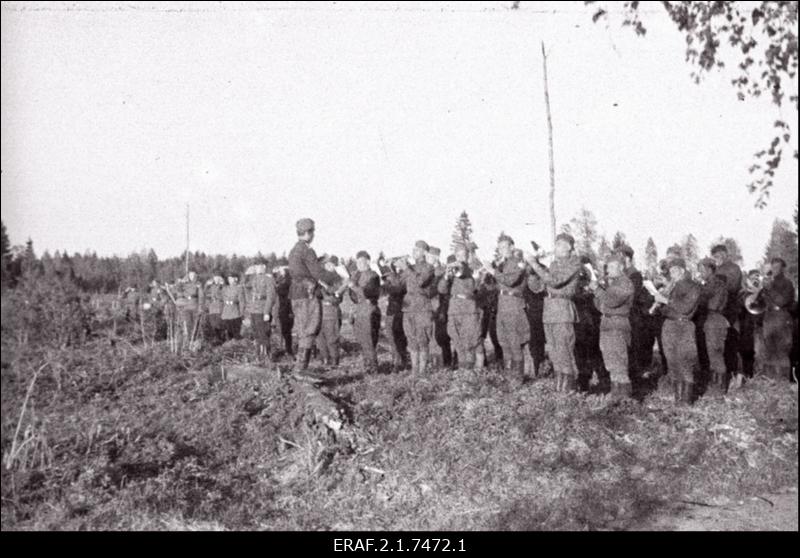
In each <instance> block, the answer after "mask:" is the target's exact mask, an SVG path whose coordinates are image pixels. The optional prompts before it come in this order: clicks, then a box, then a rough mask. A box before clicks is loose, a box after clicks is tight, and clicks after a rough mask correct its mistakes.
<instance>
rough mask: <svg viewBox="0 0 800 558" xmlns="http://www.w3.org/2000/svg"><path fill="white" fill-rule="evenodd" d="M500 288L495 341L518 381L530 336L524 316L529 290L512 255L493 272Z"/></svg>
mask: <svg viewBox="0 0 800 558" xmlns="http://www.w3.org/2000/svg"><path fill="white" fill-rule="evenodd" d="M495 279H496V280H497V284H498V286H499V289H498V298H497V339H498V341H500V346H501V347H503V354H504V355H505V356H506V358H507V359H509V361H510V362H509V366H510V368H511V369H512V371H513V372H514V373H516V374H517V376H518V379H520V380H521V379H523V378H524V374H525V369H524V365H525V355H524V353H523V350H524V346H525V344H526V343H527V342H528V339H529V338H530V336H531V330H530V325H528V316H527V314H525V298H524V294H523V293H524V291H525V289H527V288H528V283H527V275H526V273H525V267H524V265H523V262H522V260H519V259H517V258H516V257H514V256H511V257H509V258H507V259H506V260H505V261H503V262H502V263H501V264H500V265H499V266H498V269H497V272H496V273H495Z"/></svg>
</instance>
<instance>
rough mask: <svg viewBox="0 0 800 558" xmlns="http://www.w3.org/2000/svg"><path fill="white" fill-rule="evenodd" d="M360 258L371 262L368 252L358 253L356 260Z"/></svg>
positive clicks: (361, 251) (360, 251)
mask: <svg viewBox="0 0 800 558" xmlns="http://www.w3.org/2000/svg"><path fill="white" fill-rule="evenodd" d="M358 258H367V259H368V260H369V259H370V257H369V252H367V251H366V250H359V251H358V253H357V254H356V259H358Z"/></svg>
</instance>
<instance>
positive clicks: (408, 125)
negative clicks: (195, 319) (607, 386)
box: [2, 2, 797, 265]
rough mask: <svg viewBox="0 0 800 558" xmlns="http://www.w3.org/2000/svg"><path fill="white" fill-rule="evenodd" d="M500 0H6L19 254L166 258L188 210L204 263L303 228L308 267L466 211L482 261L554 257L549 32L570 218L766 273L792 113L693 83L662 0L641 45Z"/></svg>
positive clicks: (11, 173) (9, 167)
mask: <svg viewBox="0 0 800 558" xmlns="http://www.w3.org/2000/svg"><path fill="white" fill-rule="evenodd" d="M509 5H510V2H501V3H488V2H468V3H464V4H463V5H462V4H459V5H457V6H454V5H453V4H451V3H441V4H422V3H403V4H402V5H400V6H398V5H397V4H396V3H382V4H379V5H374V4H371V5H370V6H367V7H364V6H363V5H359V4H347V3H342V2H337V3H320V4H319V5H317V3H315V5H309V4H306V3H276V4H269V5H266V4H256V5H252V4H251V5H247V6H244V5H238V4H234V3H227V2H226V3H225V5H219V4H204V5H200V6H198V5H195V4H189V5H188V7H189V9H188V10H187V9H186V7H187V5H186V4H181V5H178V4H177V3H166V4H160V5H158V6H154V4H153V3H138V4H137V3H131V2H128V3H125V4H118V3H97V4H96V3H91V4H81V3H74V2H69V3H49V4H47V5H41V4H37V3H29V4H24V3H13V2H12V3H3V8H2V220H3V222H4V223H5V225H6V227H7V229H8V234H9V236H10V238H11V242H12V244H21V243H23V242H24V241H25V239H27V238H28V237H31V238H32V239H33V240H34V245H35V247H36V250H37V253H41V252H42V251H43V250H44V249H49V250H51V251H54V250H56V249H61V250H64V249H66V250H68V251H69V252H75V251H79V252H84V251H85V250H87V249H91V250H96V251H97V252H98V253H99V254H101V255H107V254H112V253H116V254H120V255H124V254H127V253H129V252H131V251H136V250H140V249H142V248H144V247H152V248H154V249H155V250H156V252H157V254H158V255H159V256H172V255H178V254H180V252H181V251H182V249H183V246H184V243H185V223H184V211H185V204H186V202H189V203H190V204H191V248H192V249H193V250H203V251H205V252H207V253H234V252H235V253H238V254H254V253H255V252H256V251H258V250H261V251H263V252H265V253H266V252H270V251H276V252H278V253H279V254H280V253H281V252H283V251H288V250H289V249H290V248H291V246H292V244H293V242H294V240H295V235H294V223H295V221H296V220H297V219H298V218H300V217H305V216H308V217H312V218H313V219H315V221H316V222H317V240H316V241H315V247H316V249H317V251H318V253H322V252H333V253H337V254H341V255H352V254H354V253H355V252H356V251H357V250H359V249H367V250H368V251H370V252H373V253H377V252H378V251H379V250H380V249H383V250H384V251H385V252H386V253H387V254H388V255H400V254H403V253H408V252H409V251H410V248H411V246H412V245H413V243H414V241H415V240H417V239H418V238H423V239H426V240H427V241H428V242H430V243H431V244H434V245H439V246H441V247H443V248H445V249H447V247H448V246H449V241H450V235H451V232H452V230H453V225H454V223H455V221H456V218H457V217H458V215H459V213H460V212H461V211H462V210H466V211H467V212H468V213H469V215H470V218H471V219H472V222H473V225H474V228H475V235H476V241H477V243H478V244H479V245H480V247H481V251H479V253H480V252H483V253H488V251H489V250H488V249H490V248H491V246H492V245H493V243H494V241H495V239H496V237H497V235H498V233H499V232H500V231H501V230H504V231H505V232H507V233H509V234H511V235H512V236H513V237H514V238H515V239H517V243H518V244H521V243H523V242H524V243H525V244H526V245H527V241H528V240H530V239H537V240H539V241H540V242H542V243H544V244H546V243H549V241H548V238H549V232H548V231H549V225H548V223H549V221H548V219H549V217H548V209H547V208H548V206H547V200H548V159H547V130H546V124H545V109H544V100H543V92H542V60H541V52H540V41H542V40H544V41H545V43H546V45H547V48H548V49H549V58H548V60H549V62H548V64H549V66H548V73H549V82H550V96H551V103H552V111H553V123H554V129H555V165H556V181H557V194H556V210H557V216H558V221H559V223H562V222H566V221H568V220H569V219H570V218H572V217H573V216H574V215H575V214H576V213H577V211H578V210H579V209H580V207H581V206H586V207H587V208H589V209H591V210H592V211H593V212H594V213H595V215H596V216H597V219H598V221H599V228H600V230H601V232H603V231H604V232H605V233H606V234H607V235H608V236H609V237H611V236H612V235H613V234H614V232H615V231H616V230H621V231H623V232H625V233H626V234H627V236H628V238H629V239H630V241H631V242H632V245H633V247H634V248H635V249H636V251H637V253H638V254H639V255H642V253H643V250H644V245H645V242H646V240H647V237H648V236H652V237H653V238H654V240H655V241H656V244H657V246H658V248H659V253H660V255H662V256H663V254H664V252H665V250H666V248H667V246H668V245H670V244H672V243H673V242H676V241H679V240H680V239H681V237H682V236H684V235H685V234H686V233H689V232H692V233H693V234H694V235H695V236H696V237H697V238H698V240H699V242H700V246H701V248H703V249H707V248H708V244H709V243H710V242H711V241H712V240H713V239H714V238H715V237H717V236H719V235H726V236H733V237H735V238H737V239H738V240H739V242H740V244H741V245H742V248H743V252H744V257H745V261H746V263H747V264H748V265H749V264H751V263H753V262H754V261H756V260H757V259H759V258H760V257H761V255H762V253H763V249H764V246H765V244H766V242H767V239H768V237H769V231H770V227H771V224H772V221H773V220H774V219H775V218H776V217H781V218H785V219H787V220H790V219H791V215H792V211H793V209H794V207H795V204H796V202H797V178H796V177H797V162H796V161H795V160H794V159H792V158H791V157H788V158H785V164H784V165H783V166H782V168H781V170H780V173H779V175H778V177H777V180H776V185H775V187H774V191H773V194H772V197H771V200H770V204H769V206H768V207H767V209H765V210H757V209H755V208H754V202H755V198H754V197H753V196H751V195H750V194H748V193H747V191H746V189H745V186H744V184H745V183H746V181H747V179H748V174H747V168H748V166H749V165H750V164H751V162H752V154H753V153H754V152H756V151H758V150H760V149H762V148H763V147H764V146H765V145H766V144H768V142H769V141H770V140H771V138H772V132H773V128H772V123H773V121H774V120H775V119H776V118H779V117H783V118H786V119H788V120H789V121H792V122H796V121H797V120H796V119H797V116H796V113H795V112H794V109H792V108H789V107H786V108H784V109H783V111H784V113H783V114H781V112H780V111H779V109H778V108H777V107H775V106H773V105H771V104H770V103H769V102H768V101H767V100H764V101H747V102H740V101H738V100H737V99H736V95H735V92H734V90H733V88H732V87H731V86H730V84H729V79H730V76H729V75H728V74H724V73H722V74H720V73H715V74H712V75H710V76H708V77H707V78H706V79H705V81H703V82H702V83H701V84H700V85H695V84H694V82H693V81H692V80H691V78H690V71H691V67H690V66H689V65H688V64H687V63H686V62H685V61H684V49H685V43H684V39H683V36H682V35H681V34H680V33H679V32H678V31H677V30H676V29H675V28H674V26H673V25H672V24H671V23H669V22H668V21H667V19H666V16H665V15H664V14H663V13H662V11H661V9H660V8H656V9H655V11H654V12H653V13H651V14H648V15H647V17H646V19H645V23H646V25H647V28H648V33H647V36H646V37H644V38H641V37H636V36H635V34H634V33H633V32H632V31H631V30H630V29H629V28H621V27H619V19H613V18H612V19H611V21H610V22H608V24H606V23H604V22H600V23H598V24H592V21H591V14H592V11H591V9H589V8H584V7H583V3H582V2H565V3H559V5H558V6H554V5H552V4H551V3H534V2H523V3H522V9H520V10H509V9H507V7H508V6H509ZM72 6H77V9H73V8H72ZM796 134H797V132H795V137H796ZM794 141H795V142H796V140H794ZM795 145H796V143H795ZM527 223H534V224H533V225H527ZM639 259H640V258H639Z"/></svg>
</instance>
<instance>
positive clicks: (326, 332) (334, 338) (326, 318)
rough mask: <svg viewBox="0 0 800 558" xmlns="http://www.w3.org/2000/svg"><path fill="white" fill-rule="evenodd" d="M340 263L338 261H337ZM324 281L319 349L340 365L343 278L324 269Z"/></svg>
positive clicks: (325, 359) (326, 361) (324, 356)
mask: <svg viewBox="0 0 800 558" xmlns="http://www.w3.org/2000/svg"><path fill="white" fill-rule="evenodd" d="M337 263H338V262H337ZM322 282H323V283H325V284H326V285H327V287H323V288H321V289H320V296H321V299H322V324H321V325H320V328H319V334H318V335H317V341H316V343H317V351H319V354H320V356H321V357H322V360H323V361H324V362H325V363H326V364H327V363H330V364H333V365H334V366H338V365H339V332H340V328H341V325H342V309H341V307H340V304H341V302H342V297H341V294H339V292H338V287H339V285H340V283H341V278H340V277H339V276H338V275H337V274H336V273H334V272H331V271H327V270H324V271H323V275H322Z"/></svg>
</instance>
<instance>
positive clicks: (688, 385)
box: [681, 382, 694, 405]
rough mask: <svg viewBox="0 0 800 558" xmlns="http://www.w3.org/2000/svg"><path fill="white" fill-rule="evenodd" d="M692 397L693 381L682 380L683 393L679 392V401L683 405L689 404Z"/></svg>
mask: <svg viewBox="0 0 800 558" xmlns="http://www.w3.org/2000/svg"><path fill="white" fill-rule="evenodd" d="M693 399H694V382H683V393H681V402H682V403H684V404H685V405H691V404H692V401H693Z"/></svg>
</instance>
